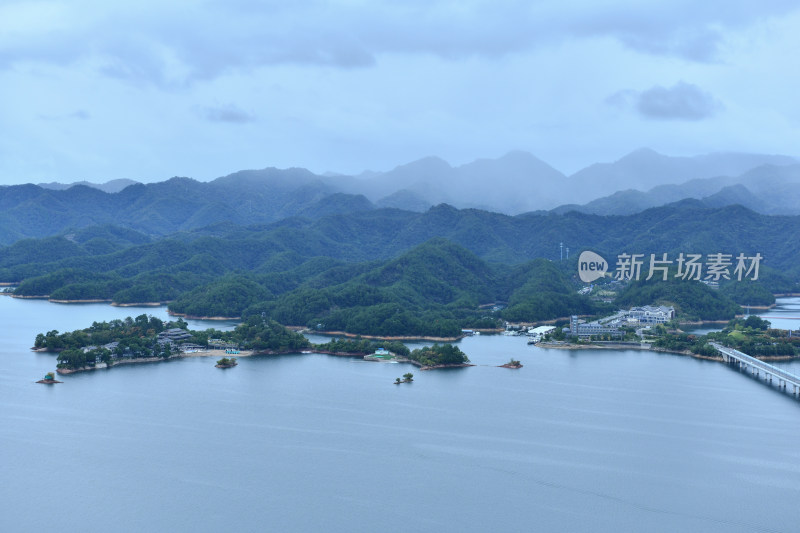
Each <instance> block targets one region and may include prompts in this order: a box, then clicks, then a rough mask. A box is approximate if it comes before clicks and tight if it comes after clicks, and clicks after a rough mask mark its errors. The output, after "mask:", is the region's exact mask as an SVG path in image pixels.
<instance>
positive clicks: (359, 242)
mask: <svg viewBox="0 0 800 533" xmlns="http://www.w3.org/2000/svg"><path fill="white" fill-rule="evenodd" d="M797 235H800V217H786V216H767V215H759V214H757V213H754V212H752V211H749V210H747V209H744V208H742V207H738V206H729V207H723V208H715V209H712V208H706V207H703V206H702V205H701V204H699V203H697V202H694V201H683V202H678V203H676V204H671V205H669V206H664V207H658V208H653V209H649V210H646V211H643V212H642V213H638V214H635V215H629V216H609V217H603V216H597V215H586V214H579V213H574V212H573V213H567V214H564V215H555V214H526V215H518V216H513V217H512V216H507V215H501V214H497V213H490V212H486V211H479V210H472V209H465V210H458V209H455V208H452V207H450V206H447V205H440V206H436V207H434V208H431V209H430V210H428V211H427V212H425V213H412V212H408V211H401V210H397V209H377V210H370V211H358V212H355V213H351V214H347V215H345V214H336V215H328V216H325V217H322V218H320V219H317V220H309V219H305V218H290V219H284V220H282V221H280V222H277V223H274V224H271V225H266V226H262V227H257V226H250V227H246V228H245V227H240V226H235V225H232V224H216V225H213V226H208V227H206V228H204V229H202V230H194V231H191V232H183V233H177V234H173V235H171V236H170V237H168V238H164V239H160V240H157V241H153V242H150V239H149V238H148V237H147V236H145V235H143V234H140V233H137V232H133V231H130V230H123V229H119V228H114V227H108V226H106V227H101V228H88V229H85V230H83V231H81V232H76V233H71V234H69V235H65V236H62V237H54V238H47V239H39V240H27V241H21V242H18V243H16V244H14V245H12V246H8V247H4V248H0V282H21V281H23V280H28V279H30V278H32V277H36V276H40V275H43V274H48V273H53V272H56V271H59V270H62V269H77V270H82V271H87V272H100V273H104V274H108V275H119V276H122V277H123V278H133V277H135V276H139V275H145V274H148V275H152V274H155V273H160V274H163V275H165V276H168V277H170V276H171V277H177V276H178V274H182V275H183V274H194V275H202V276H210V277H215V276H220V275H222V274H224V273H226V272H235V271H242V272H250V271H252V272H255V273H270V272H276V271H285V270H288V269H290V268H294V267H296V266H298V265H300V264H302V263H304V262H305V261H307V260H308V259H310V258H314V257H325V258H329V260H330V259H333V260H337V261H343V262H348V263H352V262H363V261H371V260H386V259H391V258H394V257H397V256H398V255H399V254H401V253H403V252H405V251H407V250H409V249H411V248H413V247H414V246H417V245H419V244H422V243H424V242H426V241H428V240H430V239H433V238H438V237H442V238H445V239H447V240H448V241H451V242H453V243H455V244H458V245H459V246H461V247H463V248H466V249H467V250H470V251H472V252H473V253H474V254H475V255H477V256H478V257H480V258H481V259H484V260H487V261H492V262H499V263H506V264H516V263H522V262H525V261H529V260H532V259H536V258H540V257H541V258H546V259H551V260H559V259H560V257H559V253H560V247H559V245H560V244H561V243H563V245H564V247H565V248H569V249H570V250H571V253H572V255H571V258H570V260H571V261H572V262H573V264H574V261H575V258H576V257H577V255H578V253H579V252H580V250H582V249H587V248H588V249H592V250H594V251H596V252H598V253H600V254H602V255H603V256H604V257H607V258H611V257H613V256H614V255H616V254H619V253H622V252H628V253H645V254H650V253H670V254H677V253H680V252H684V253H703V254H708V253H716V252H726V253H734V254H735V253H739V252H742V253H745V254H748V255H752V254H754V253H761V255H762V256H763V257H764V263H763V265H764V266H765V267H766V268H767V269H769V268H771V269H773V271H774V272H777V273H780V274H781V275H783V276H785V277H786V278H787V279H789V280H795V281H796V280H797V279H798V278H800V240H798V239H796V238H795V237H796V236H797ZM48 259H50V261H48ZM178 285H180V284H178ZM40 294H49V292H44V293H40Z"/></svg>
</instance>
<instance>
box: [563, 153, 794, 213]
mask: <svg viewBox="0 0 800 533" xmlns="http://www.w3.org/2000/svg"><path fill="white" fill-rule="evenodd" d="M685 198H694V199H698V200H702V201H703V203H705V204H706V205H708V206H709V207H722V206H725V205H735V204H739V205H742V206H745V207H747V208H748V209H752V210H753V211H757V212H759V213H764V214H770V215H797V214H800V164H792V165H785V166H775V165H761V166H758V167H755V168H753V169H750V170H748V171H747V172H745V173H743V174H741V175H738V176H717V177H712V178H697V179H693V180H689V181H687V182H685V183H681V184H671V185H659V186H657V187H653V188H652V189H649V190H647V191H646V192H643V191H641V190H632V189H628V190H624V191H618V192H615V193H614V194H611V195H609V196H605V197H603V198H598V199H595V200H592V201H591V202H587V203H586V204H583V205H578V204H566V205H562V206H559V207H557V208H556V209H554V210H553V211H554V212H556V213H566V212H568V211H579V212H581V213H593V214H598V215H630V214H633V213H637V212H639V211H642V210H644V209H648V208H650V207H657V206H660V205H665V204H668V203H672V202H677V201H679V200H682V199H685Z"/></svg>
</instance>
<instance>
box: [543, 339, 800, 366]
mask: <svg viewBox="0 0 800 533" xmlns="http://www.w3.org/2000/svg"><path fill="white" fill-rule="evenodd" d="M637 344H638V346H637ZM536 346H539V347H541V348H555V349H558V350H640V351H646V352H656V353H672V354H676V355H688V356H689V357H693V358H695V359H704V360H706V361H719V362H721V361H722V356H719V357H716V356H708V355H700V354H696V353H694V352H691V351H689V350H669V349H667V348H659V347H655V348H654V347H652V346H651V345H649V344H647V345H646V346H643V345H641V344H640V343H636V344H630V345H627V344H570V343H563V344H546V343H539V344H536ZM756 359H758V360H759V361H764V362H768V361H795V360H798V359H800V355H767V356H764V357H756Z"/></svg>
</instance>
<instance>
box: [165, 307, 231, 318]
mask: <svg viewBox="0 0 800 533" xmlns="http://www.w3.org/2000/svg"><path fill="white" fill-rule="evenodd" d="M167 314H168V315H169V316H177V317H180V318H188V319H189V320H241V319H242V317H240V316H198V315H187V314H186V313H174V312H172V311H170V310H169V309H167Z"/></svg>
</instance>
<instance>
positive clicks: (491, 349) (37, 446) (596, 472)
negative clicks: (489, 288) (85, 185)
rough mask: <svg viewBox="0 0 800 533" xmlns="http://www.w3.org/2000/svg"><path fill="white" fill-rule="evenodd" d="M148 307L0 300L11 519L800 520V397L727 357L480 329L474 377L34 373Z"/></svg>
mask: <svg viewBox="0 0 800 533" xmlns="http://www.w3.org/2000/svg"><path fill="white" fill-rule="evenodd" d="M793 306H794V307H793ZM143 312H144V313H148V314H153V315H156V316H159V317H161V318H165V317H166V313H165V311H164V309H163V308H159V309H153V308H143V309H136V308H133V309H132V308H127V309H121V308H114V307H110V306H107V305H99V304H98V305H70V306H64V305H57V304H50V303H47V302H42V301H25V300H16V299H12V298H8V297H2V298H0V324H2V331H3V336H2V337H3V338H2V344H0V368H2V371H0V422H1V423H0V447H1V448H0V450H2V455H0V476H1V477H0V478H1V479H2V480H3V483H2V485H1V486H0V487H1V488H0V531H9V532H10V531H14V532H24V531H39V530H42V529H51V530H55V531H81V532H86V531H143V530H150V531H193V532H194V531H334V532H338V531H341V532H354V531H364V532H375V531H432V532H433V531H436V532H450V531H453V532H456V531H457V532H464V531H476V532H477V531H481V532H482V531H487V530H495V531H534V530H538V531H615V532H616V531H670V532H674V531H719V532H722V531H725V532H730V531H786V532H790V531H797V527H798V526H797V524H798V520H799V519H800V510H798V505H797V502H798V501H800V424H798V421H800V401H798V400H796V399H793V398H792V397H791V396H789V395H786V394H783V393H780V392H778V391H777V390H775V389H770V388H769V387H767V386H765V385H763V384H761V383H759V382H757V381H755V380H753V379H750V378H748V377H746V376H745V375H743V374H739V373H737V372H736V371H734V370H731V369H729V368H727V367H725V366H724V365H722V364H719V363H714V362H707V361H699V360H694V359H691V358H687V357H681V356H675V355H667V354H654V353H648V352H638V351H603V350H583V351H563V350H546V349H539V348H535V347H531V346H527V345H526V343H525V339H524V338H520V337H503V336H493V337H487V336H480V337H472V338H469V339H465V340H464V341H462V342H461V348H462V349H463V350H464V351H465V352H466V353H467V354H468V355H469V357H470V358H471V359H472V361H473V363H475V364H476V365H477V366H475V367H472V368H465V369H455V370H446V371H429V372H420V371H418V370H416V369H414V368H413V367H410V366H407V365H403V364H384V363H366V362H359V361H356V360H353V359H346V358H336V357H331V356H324V355H290V356H272V357H268V356H264V357H254V358H242V359H240V364H239V366H238V367H236V368H233V369H229V370H219V369H216V368H214V360H213V359H212V358H207V357H195V358H188V359H182V360H178V361H172V362H165V363H159V364H150V365H136V366H123V367H118V368H113V369H110V370H100V371H95V372H87V373H80V374H73V375H69V376H65V377H63V378H61V379H62V380H63V381H64V383H63V384H60V385H54V386H45V385H38V384H35V383H34V381H36V380H37V379H40V378H41V377H42V376H43V375H44V373H45V372H47V371H49V370H53V369H54V368H55V362H56V361H55V356H54V355H51V354H40V353H34V352H31V351H30V350H29V347H30V346H31V345H32V344H33V339H34V337H35V335H36V334H37V333H39V332H46V331H48V330H50V329H58V330H59V331H66V330H71V329H76V328H80V327H86V326H89V325H91V323H92V322H93V321H95V320H98V321H100V320H110V319H113V318H123V317H125V316H128V315H133V316H135V315H137V314H141V313H143ZM781 313H783V316H785V317H790V316H800V300H798V299H791V300H786V301H785V302H784V306H783V307H782V308H781V309H778V310H773V311H771V312H770V313H767V315H770V314H781ZM789 313H794V314H789ZM768 318H769V316H768ZM787 320H789V319H788V318H787ZM792 323H793V324H798V323H800V321H794V322H792ZM214 325H215V326H216V327H219V325H218V324H216V323H215V324H214ZM227 325H228V326H231V325H232V324H227ZM202 326H203V323H200V322H194V323H193V324H192V327H195V328H196V327H202ZM794 327H795V328H796V327H797V326H796V325H795V326H794ZM510 357H514V358H516V359H520V360H522V362H523V364H524V365H525V366H524V368H522V369H521V370H508V369H503V368H496V366H495V365H499V364H502V363H504V362H506V361H508V359H509V358H510ZM408 371H411V372H413V373H414V374H415V381H414V383H412V384H407V385H402V386H396V385H393V384H392V382H393V381H394V379H395V378H396V377H399V376H401V375H402V374H403V373H405V372H408Z"/></svg>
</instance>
